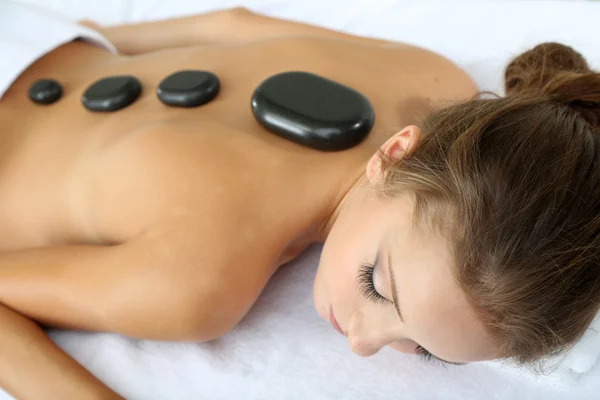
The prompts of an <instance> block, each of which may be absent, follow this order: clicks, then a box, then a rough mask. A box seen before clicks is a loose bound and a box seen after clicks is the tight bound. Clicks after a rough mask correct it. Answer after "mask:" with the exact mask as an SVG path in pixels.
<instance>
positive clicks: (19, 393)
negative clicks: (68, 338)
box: [0, 305, 122, 400]
mask: <svg viewBox="0 0 600 400" xmlns="http://www.w3.org/2000/svg"><path fill="white" fill-rule="evenodd" d="M0 354H1V356H0V387H2V388H3V389H4V390H6V391H7V392H8V393H10V394H11V395H12V396H14V397H15V398H18V399H24V400H28V399H31V400H36V399H49V400H51V399H56V400H62V399H82V400H84V399H85V400H109V399H122V397H120V396H119V395H118V394H116V393H115V392H113V391H112V390H110V389H109V388H108V387H106V386H105V385H103V384H102V382H100V381H99V380H98V379H96V378H95V377H94V376H93V375H92V374H90V373H89V372H88V371H87V370H85V369H84V368H83V367H82V366H81V365H79V364H78V363H77V362H76V361H75V360H73V359H72V358H71V357H69V356H68V355H67V354H66V353H64V352H63V351H62V350H61V349H60V348H59V347H58V346H56V344H54V342H52V341H51V340H50V339H49V338H48V337H47V336H46V335H45V334H44V331H43V330H42V329H41V328H40V327H39V326H38V325H37V324H36V323H35V322H33V321H31V320H29V319H27V318H25V317H23V316H22V315H20V314H18V313H16V312H14V311H12V310H11V309H9V308H8V307H5V306H2V305H0Z"/></svg>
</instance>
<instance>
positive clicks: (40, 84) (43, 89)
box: [27, 79, 63, 104]
mask: <svg viewBox="0 0 600 400" xmlns="http://www.w3.org/2000/svg"><path fill="white" fill-rule="evenodd" d="M62 93H63V90H62V86H61V85H60V83H58V82H57V81H55V80H54V79H40V80H37V81H35V82H33V83H32V84H31V86H29V90H28V91H27V95H28V96H29V99H30V100H31V101H33V102H34V103H38V104H52V103H54V102H55V101H56V100H58V99H60V96H62Z"/></svg>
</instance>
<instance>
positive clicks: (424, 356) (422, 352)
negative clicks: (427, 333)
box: [415, 345, 447, 367]
mask: <svg viewBox="0 0 600 400" xmlns="http://www.w3.org/2000/svg"><path fill="white" fill-rule="evenodd" d="M415 353H416V354H417V355H418V356H419V358H420V359H421V360H423V361H426V362H430V363H433V364H437V365H441V366H443V367H447V365H446V363H445V362H443V361H440V360H439V359H438V358H436V357H434V356H433V354H431V353H430V352H429V351H428V350H427V349H425V348H424V347H423V346H421V345H418V346H417V348H416V349H415Z"/></svg>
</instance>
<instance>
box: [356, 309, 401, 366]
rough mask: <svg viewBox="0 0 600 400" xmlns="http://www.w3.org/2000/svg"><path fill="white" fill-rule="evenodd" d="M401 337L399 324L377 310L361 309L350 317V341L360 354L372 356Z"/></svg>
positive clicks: (357, 353)
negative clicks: (379, 313)
mask: <svg viewBox="0 0 600 400" xmlns="http://www.w3.org/2000/svg"><path fill="white" fill-rule="evenodd" d="M399 339H401V337H400V336H399V329H398V327H397V325H396V324H395V323H393V322H391V321H389V320H388V319H387V318H385V316H383V315H378V313H376V312H369V311H368V310H365V309H359V310H357V311H356V312H355V313H354V314H353V315H352V318H351V319H350V325H349V327H348V343H349V345H350V349H351V350H352V352H353V353H354V354H356V355H358V356H361V357H370V356H372V355H374V354H376V353H377V352H379V350H381V349H382V348H383V347H384V346H386V345H388V344H390V343H392V342H394V341H397V340H399Z"/></svg>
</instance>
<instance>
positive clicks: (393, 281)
mask: <svg viewBox="0 0 600 400" xmlns="http://www.w3.org/2000/svg"><path fill="white" fill-rule="evenodd" d="M387 253H388V270H389V273H390V286H391V288H392V300H393V302H394V308H396V311H397V312H398V317H399V318H400V321H401V322H402V323H404V319H403V318H402V312H401V311H400V303H398V296H397V295H396V278H395V277H394V270H393V269H392V254H391V253H390V252H389V251H388V252H387ZM419 346H421V345H419ZM421 347H422V348H423V350H425V351H426V352H428V353H429V354H431V356H432V357H433V358H436V359H438V360H440V361H441V362H443V363H446V364H451V365H465V364H466V363H458V362H452V361H446V360H443V359H441V358H439V357H438V356H436V355H433V353H432V352H430V351H429V350H427V349H426V348H425V347H423V346H421Z"/></svg>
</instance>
